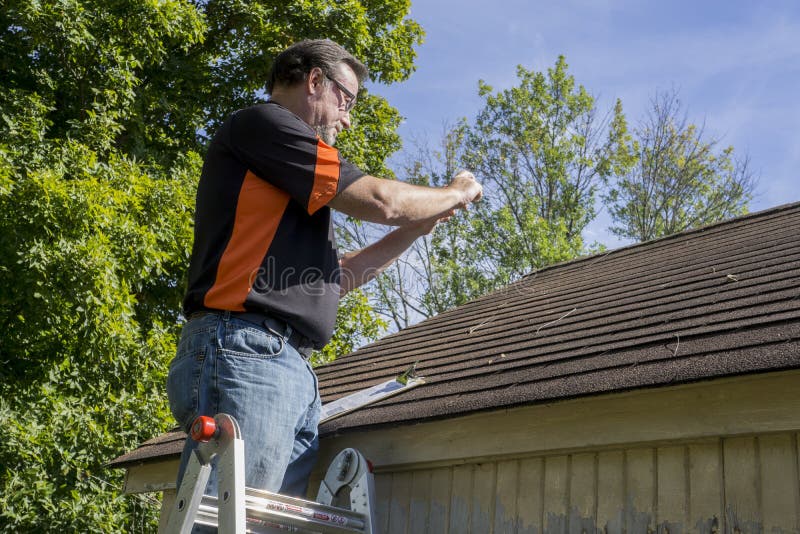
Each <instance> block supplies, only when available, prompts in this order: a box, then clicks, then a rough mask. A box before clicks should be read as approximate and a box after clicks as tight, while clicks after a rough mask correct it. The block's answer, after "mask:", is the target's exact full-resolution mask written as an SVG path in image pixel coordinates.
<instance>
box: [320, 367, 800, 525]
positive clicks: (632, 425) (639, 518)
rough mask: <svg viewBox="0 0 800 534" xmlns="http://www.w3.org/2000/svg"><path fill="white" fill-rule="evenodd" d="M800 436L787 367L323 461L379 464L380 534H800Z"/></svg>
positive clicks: (424, 431) (421, 428)
mask: <svg viewBox="0 0 800 534" xmlns="http://www.w3.org/2000/svg"><path fill="white" fill-rule="evenodd" d="M799 439H800V371H784V372H780V373H766V374H762V375H753V376H746V377H736V378H728V379H717V380H714V381H710V382H701V383H695V384H685V385H680V386H674V387H672V388H661V389H651V390H639V391H633V392H627V393H621V394H611V395H604V396H598V397H593V398H591V399H573V400H570V401H564V402H560V403H554V404H550V405H536V406H528V407H524V408H518V409H515V410H503V411H497V412H488V413H483V414H473V415H470V416H466V417H461V418H453V419H447V420H442V421H438V422H427V423H421V424H418V425H411V426H403V427H395V428H385V429H381V430H371V431H368V432H360V433H346V434H342V435H340V436H335V437H333V436H331V437H328V438H326V439H324V440H323V449H322V461H321V462H320V463H321V465H327V461H328V457H329V456H330V455H331V454H334V453H335V452H336V451H338V450H340V449H341V448H343V447H347V446H351V447H357V448H359V449H360V450H361V451H362V452H364V454H366V456H367V457H368V458H370V459H371V460H372V461H373V462H374V463H375V466H376V478H377V498H378V507H377V514H378V519H379V527H380V529H381V530H380V532H391V533H406V534H417V533H426V532H428V533H432V534H433V533H436V534H444V533H451V534H462V533H480V534H489V533H515V534H533V533H536V534H545V533H546V534H551V533H565V534H566V533H569V534H572V533H575V534H583V533H604V534H605V533H623V532H624V533H630V534H638V533H642V534H649V533H657V534H677V533H688V532H701V533H720V534H721V533H730V534H734V533H740V534H741V533H770V534H772V533H795V534H800V468H798V464H800V450H798V440H799ZM312 487H313V486H312Z"/></svg>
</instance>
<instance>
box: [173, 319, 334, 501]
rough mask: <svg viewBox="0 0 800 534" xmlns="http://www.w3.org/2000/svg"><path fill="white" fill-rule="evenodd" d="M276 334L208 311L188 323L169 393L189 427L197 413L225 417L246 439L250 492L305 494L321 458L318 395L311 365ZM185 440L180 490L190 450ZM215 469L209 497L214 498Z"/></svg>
mask: <svg viewBox="0 0 800 534" xmlns="http://www.w3.org/2000/svg"><path fill="white" fill-rule="evenodd" d="M290 335H291V327H287V331H286V332H274V331H272V330H271V329H268V328H266V327H264V326H261V325H257V324H255V323H251V322H248V321H244V320H242V319H237V318H236V317H235V316H231V314H230V313H229V312H221V313H218V314H217V313H209V314H205V315H202V316H199V317H197V318H195V319H192V320H190V321H189V322H187V323H186V324H185V325H184V327H183V331H182V333H181V339H180V342H179V343H178V352H177V355H176V356H175V359H174V360H173V361H172V363H170V366H169V376H168V378H167V394H168V395H169V404H170V409H171V410H172V414H173V415H174V416H175V419H176V420H177V421H178V423H179V424H180V425H181V427H182V428H183V429H184V430H186V431H187V432H188V431H189V428H190V426H191V424H192V421H194V419H195V417H197V416H198V415H209V416H213V415H216V414H217V413H227V414H229V415H232V416H233V417H235V418H236V420H237V421H238V423H239V427H240V428H241V431H242V437H243V438H244V448H245V484H246V485H247V487H252V488H259V489H263V490H267V491H273V492H274V491H277V492H280V493H284V494H287V495H294V496H300V497H304V496H305V494H306V490H307V487H308V478H309V475H310V473H311V470H312V468H313V467H314V463H315V461H316V457H317V451H318V449H319V440H318V434H317V425H318V423H319V416H320V398H319V391H318V387H317V377H316V375H315V374H314V371H313V370H312V369H311V365H310V364H309V362H308V361H307V360H305V359H304V358H303V357H302V356H301V355H300V354H299V353H298V352H297V351H296V350H295V349H294V347H292V346H291V345H289V343H288V342H287V341H286V340H288V339H289V336H290ZM196 446H197V443H196V442H195V441H194V440H193V439H191V437H189V438H187V440H186V445H185V446H184V449H183V454H182V456H181V463H180V469H179V472H178V487H179V488H180V484H181V480H182V479H183V474H184V471H185V470H186V465H187V462H188V460H189V457H190V454H191V451H192V449H194V448H195V447H196ZM216 491H217V483H216V468H215V467H212V472H211V478H210V479H209V484H208V487H207V489H206V492H207V493H208V494H210V495H216Z"/></svg>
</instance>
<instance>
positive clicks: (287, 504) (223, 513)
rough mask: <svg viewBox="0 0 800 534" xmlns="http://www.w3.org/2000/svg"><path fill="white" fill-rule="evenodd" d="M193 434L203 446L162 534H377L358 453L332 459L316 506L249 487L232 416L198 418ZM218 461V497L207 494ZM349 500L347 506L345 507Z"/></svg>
mask: <svg viewBox="0 0 800 534" xmlns="http://www.w3.org/2000/svg"><path fill="white" fill-rule="evenodd" d="M191 435H192V438H193V439H195V440H196V441H198V442H199V443H200V444H199V446H198V447H197V448H196V449H195V450H194V451H193V453H192V456H191V458H190V459H189V463H188V464H187V466H186V473H185V475H184V477H183V481H182V483H181V487H180V488H179V490H178V494H177V496H176V498H175V504H174V506H173V508H172V510H171V511H170V516H169V519H168V521H167V522H166V526H165V528H163V529H161V530H160V531H159V532H160V534H178V533H179V534H189V533H190V532H191V530H192V527H193V526H194V525H195V524H197V525H205V526H208V527H216V528H217V529H218V532H219V534H245V533H246V532H252V533H268V532H281V531H283V532H286V531H289V532H307V533H322V534H328V533H331V534H333V533H350V532H359V533H363V534H376V530H375V526H374V524H373V521H374V515H373V513H372V506H373V503H374V502H375V484H374V480H373V475H372V469H371V466H370V464H369V462H368V461H367V460H366V459H365V458H364V456H363V455H362V454H361V453H360V452H358V451H357V450H355V449H344V450H343V451H341V452H340V453H339V454H338V455H337V456H336V457H335V458H334V459H333V462H331V465H330V467H329V468H328V471H327V473H326V475H325V478H324V479H323V481H322V483H321V484H320V488H319V493H318V494H317V501H307V500H304V499H298V498H295V497H289V496H286V495H280V494H278V493H272V492H268V491H262V490H258V489H253V488H246V487H245V484H244V440H243V439H242V437H241V432H240V431H239V425H238V423H237V422H236V420H235V419H234V418H233V417H232V416H230V415H227V414H217V415H216V416H214V417H213V418H211V417H205V416H201V417H198V418H197V419H196V420H195V421H194V423H192V428H191ZM215 457H216V459H217V480H218V492H217V495H218V496H219V497H212V496H209V495H204V490H205V487H206V484H207V483H208V478H209V476H210V474H211V461H212V460H213V459H214V458H215ZM347 490H349V496H348V495H347V494H348V491H347ZM348 500H349V507H345V506H344V505H342V504H341V503H342V502H343V501H344V502H345V503H346V501H348Z"/></svg>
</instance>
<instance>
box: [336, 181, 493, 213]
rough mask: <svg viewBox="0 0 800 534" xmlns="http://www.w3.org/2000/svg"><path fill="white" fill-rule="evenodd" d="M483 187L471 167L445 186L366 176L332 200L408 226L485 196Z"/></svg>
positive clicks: (348, 208) (340, 207) (342, 207)
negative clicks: (476, 179)
mask: <svg viewBox="0 0 800 534" xmlns="http://www.w3.org/2000/svg"><path fill="white" fill-rule="evenodd" d="M482 194H483V189H482V187H481V185H480V184H479V183H478V182H476V181H475V177H474V176H473V175H472V173H471V172H469V171H462V172H460V173H458V174H457V175H456V176H455V177H454V178H453V181H452V182H450V183H449V184H448V185H447V186H445V187H424V186H417V185H411V184H407V183H405V182H398V181H395V180H386V179H383V178H376V177H374V176H363V177H361V178H360V179H358V180H357V181H356V182H355V183H353V184H352V185H350V186H349V187H347V188H346V189H345V190H344V191H341V192H339V194H337V195H336V196H335V197H334V198H333V199H332V200H331V201H330V203H329V204H328V205H329V206H330V207H332V208H333V209H335V210H338V211H341V212H343V213H346V214H347V215H350V216H351V217H355V218H356V219H361V220H364V221H370V222H375V223H379V224H387V225H391V226H408V225H413V224H416V223H420V222H423V221H428V220H431V219H433V220H435V219H437V218H439V217H445V216H446V215H447V214H448V213H450V212H451V211H452V210H454V209H458V208H463V207H466V206H467V205H468V204H469V203H470V202H475V201H477V200H479V199H480V198H481V195H482Z"/></svg>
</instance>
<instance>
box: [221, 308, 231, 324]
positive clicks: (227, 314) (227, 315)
mask: <svg viewBox="0 0 800 534" xmlns="http://www.w3.org/2000/svg"><path fill="white" fill-rule="evenodd" d="M222 320H223V321H225V322H226V323H227V322H228V321H230V320H231V311H230V310H225V311H224V312H222Z"/></svg>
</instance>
